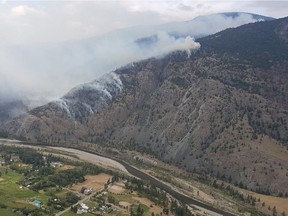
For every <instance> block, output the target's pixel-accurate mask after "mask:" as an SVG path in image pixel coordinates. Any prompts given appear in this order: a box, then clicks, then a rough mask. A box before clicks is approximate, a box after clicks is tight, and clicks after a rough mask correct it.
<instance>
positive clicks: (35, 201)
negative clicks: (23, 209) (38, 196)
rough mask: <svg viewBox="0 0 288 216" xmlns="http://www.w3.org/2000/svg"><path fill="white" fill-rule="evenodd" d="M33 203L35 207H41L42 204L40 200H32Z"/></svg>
mask: <svg viewBox="0 0 288 216" xmlns="http://www.w3.org/2000/svg"><path fill="white" fill-rule="evenodd" d="M33 204H34V205H35V206H37V207H41V206H42V205H43V203H42V202H41V201H40V200H34V201H33Z"/></svg>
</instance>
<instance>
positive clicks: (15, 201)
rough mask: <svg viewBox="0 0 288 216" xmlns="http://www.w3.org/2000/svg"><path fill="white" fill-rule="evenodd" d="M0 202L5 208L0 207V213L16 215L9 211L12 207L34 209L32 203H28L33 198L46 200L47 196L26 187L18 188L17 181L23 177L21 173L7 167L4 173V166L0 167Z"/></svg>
mask: <svg viewBox="0 0 288 216" xmlns="http://www.w3.org/2000/svg"><path fill="white" fill-rule="evenodd" d="M0 172H1V177H0V178H1V181H0V203H1V204H2V205H5V206H6V208H0V215H5V216H6V215H18V214H16V213H13V212H12V211H11V209H12V208H27V209H35V208H37V207H35V206H34V205H32V204H30V203H29V202H32V201H33V200H35V199H38V200H41V201H42V202H44V203H45V202H46V201H47V200H48V197H47V196H45V195H44V194H39V193H36V192H34V191H31V190H29V189H26V188H20V186H19V185H18V184H17V182H18V181H20V180H21V179H23V176H22V175H21V174H18V173H16V172H15V171H13V170H10V169H8V170H7V173H6V168H5V167H0Z"/></svg>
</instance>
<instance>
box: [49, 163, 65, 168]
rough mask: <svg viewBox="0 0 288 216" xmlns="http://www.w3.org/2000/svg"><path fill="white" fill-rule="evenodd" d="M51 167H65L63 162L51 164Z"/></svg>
mask: <svg viewBox="0 0 288 216" xmlns="http://www.w3.org/2000/svg"><path fill="white" fill-rule="evenodd" d="M50 165H51V166H52V167H54V168H57V167H63V163H61V162H51V163H50Z"/></svg>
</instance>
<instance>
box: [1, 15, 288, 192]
mask: <svg viewBox="0 0 288 216" xmlns="http://www.w3.org/2000/svg"><path fill="white" fill-rule="evenodd" d="M273 22H274V24H273V23H272V24H273V25H272V24H271V23H269V26H268V27H269V28H268V30H269V31H273V32H274V30H275V29H276V30H277V31H276V30H275V32H276V33H275V32H274V33H273V34H271V35H269V37H270V39H271V37H272V39H273V40H270V39H269V41H272V42H271V43H272V44H269V41H265V43H263V41H261V40H264V39H265V34H264V36H263V35H262V36H261V37H264V39H261V40H260V39H259V41H258V42H257V37H256V39H255V40H252V41H250V42H249V41H248V42H249V43H250V46H252V45H255V47H254V48H253V47H250V48H249V49H248V51H247V52H248V53H247V55H245V49H242V48H241V47H240V48H237V47H236V48H235V47H234V46H235V44H233V43H232V42H231V41H230V44H232V45H233V49H235V50H237V49H238V51H239V52H238V51H237V52H235V53H233V50H232V51H231V49H230V48H229V46H228V45H229V44H228V45H226V46H224V48H223V49H220V48H219V47H217V46H216V48H215V47H213V46H214V45H215V44H216V45H217V44H218V45H219V44H221V43H223V41H221V37H222V35H223V37H224V38H225V37H226V36H227V35H226V34H228V33H229V34H230V33H231V31H232V33H233V30H228V33H227V32H226V31H224V32H223V33H221V34H220V36H218V37H217V38H216V39H214V38H213V37H212V38H210V39H209V38H208V39H204V40H203V41H201V44H202V47H201V50H200V51H199V52H197V53H196V54H193V55H192V56H191V57H190V58H189V59H187V56H186V53H174V54H171V55H169V56H167V57H165V58H163V59H149V60H145V61H142V62H139V63H135V64H133V65H132V66H130V67H127V68H123V69H120V70H117V71H116V72H115V73H117V74H118V75H119V77H120V79H121V81H122V83H123V86H124V89H123V92H122V93H121V94H120V95H118V97H117V98H116V99H115V101H113V103H112V104H111V106H110V107H109V108H108V109H106V110H103V111H101V112H98V113H97V114H95V115H92V116H87V117H85V118H81V119H80V118H79V119H76V120H71V119H69V118H68V117H67V116H66V115H65V113H64V112H63V110H61V109H59V107H57V106H55V105H54V104H48V105H46V106H43V107H40V108H37V109H35V110H33V111H32V112H31V113H30V115H28V116H26V117H25V118H22V119H16V120H14V121H12V122H10V123H8V124H6V125H5V126H4V130H6V132H8V134H10V135H16V136H17V137H22V138H26V139H28V140H30V141H38V142H49V143H55V142H56V143H63V144H65V142H69V141H75V140H78V139H80V140H84V141H88V142H97V143H103V144H104V145H111V146H115V147H117V148H119V149H123V148H126V149H127V148H129V149H133V150H138V151H146V152H149V153H151V154H155V155H157V156H158V157H159V158H161V159H162V160H164V161H166V162H169V163H174V164H176V165H178V166H179V167H182V168H184V169H188V170H190V171H194V170H195V171H198V172H201V173H206V174H210V175H214V176H218V177H219V178H221V177H222V178H224V177H225V178H226V180H231V181H232V182H234V183H236V182H237V183H240V182H241V184H243V185H244V186H247V187H248V188H250V189H254V190H261V191H262V192H263V191H266V190H267V191H271V192H272V193H274V194H278V192H280V191H281V192H284V193H285V192H287V193H288V163H287V162H288V152H287V149H286V147H287V144H288V125H287V124H288V84H287V80H288V73H287V71H288V59H287V57H286V56H285V53H284V54H283V53H282V51H283V49H285V47H286V49H288V46H287V42H285V40H284V39H282V36H283V34H282V33H283V31H284V32H285V28H286V27H285V26H286V25H284V24H285V22H287V19H286V20H285V19H284V21H283V20H280V21H273ZM283 22H284V24H283ZM279 23H280V24H279ZM256 25H257V26H256V27H257V28H256V27H255V28H254V27H253V25H252V26H251V25H247V26H246V27H245V26H244V27H241V28H244V30H243V29H242V30H241V29H240V30H241V31H240V32H242V31H243V32H244V33H245V32H247V34H250V30H249V29H251V28H252V29H260V30H261V28H264V27H265V29H266V26H265V23H260V24H256ZM259 25H260V26H259ZM281 26H284V27H285V28H284V27H283V28H284V29H283V28H282V27H281ZM273 28H274V30H273ZM247 29H248V30H247ZM271 29H272V30H271ZM266 30H267V29H266ZM268 30H267V31H268ZM235 31H239V29H238V28H237V29H235ZM263 31H264V30H263ZM277 32H280V33H281V34H280V33H279V34H278V33H277ZM229 34H228V36H229ZM225 35H226V36H225ZM235 35H236V36H237V34H234V37H236V36H235ZM253 35H254V34H253ZM241 37H242V38H244V39H245V35H244V36H243V35H241ZM219 38H220V39H219ZM236 39H237V41H238V42H237V43H236V45H237V44H238V46H243V44H241V43H240V42H239V40H240V39H241V38H240V39H239V38H237V37H236ZM236 39H235V40H236ZM211 40H212V41H213V40H218V41H216V42H217V43H216V42H215V44H213V43H211ZM219 40H220V41H219ZM240 41H241V40H240ZM248 42H247V43H248ZM259 43H260V44H262V45H263V44H264V45H265V46H267V50H268V51H265V52H262V51H263V50H265V47H262V46H259ZM275 43H276V44H278V43H280V45H281V43H282V46H283V47H284V48H283V47H282V48H281V50H280V52H279V50H278V49H272V50H270V49H269V48H270V47H272V45H273V44H275ZM211 44H212V45H213V46H212V45H211ZM264 45H263V46H264ZM278 45H279V44H278ZM280 45H279V46H280ZM259 47H261V48H259ZM258 48H259V50H258ZM219 50H220V51H219ZM249 52H256V54H257V58H255V59H254V58H250V56H251V55H252V54H251V53H249ZM287 53H288V52H287ZM247 56H248V57H249V58H248V57H247ZM246 57H247V58H246ZM270 57H271V59H272V60H271V61H269V64H263V67H262V66H261V64H259V63H261V62H262V61H263V59H264V60H267V59H269V58H270ZM276 57H279V58H276ZM2 130H3V127H2ZM230 176H231V177H230Z"/></svg>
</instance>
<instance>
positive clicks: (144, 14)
mask: <svg viewBox="0 0 288 216" xmlns="http://www.w3.org/2000/svg"><path fill="white" fill-rule="evenodd" d="M0 1H1V0H0ZM287 8H288V1H245V0H244V1H243V0H242V1H234V0H229V1H218V0H213V1H206V0H193V1H192V0H168V1H167V0H151V1H149V0H91V1H53V0H50V1H40V0H34V1H10V0H2V1H1V3H0V28H1V34H0V44H2V45H3V44H10V43H13V44H14V43H31V42H51V41H53V42H55V41H65V40H73V39H79V38H87V37H92V36H95V35H99V34H103V33H106V32H109V31H112V30H115V29H120V28H126V27H131V26H135V25H151V24H153V25H156V24H161V23H165V22H171V21H184V20H190V19H193V18H194V17H196V16H199V15H207V14H211V13H218V12H231V11H242V12H251V13H257V14H261V15H266V16H272V17H275V18H280V17H284V16H287Z"/></svg>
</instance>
